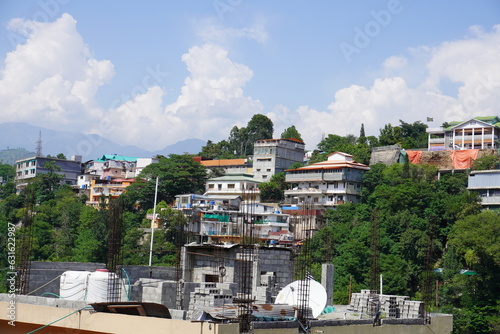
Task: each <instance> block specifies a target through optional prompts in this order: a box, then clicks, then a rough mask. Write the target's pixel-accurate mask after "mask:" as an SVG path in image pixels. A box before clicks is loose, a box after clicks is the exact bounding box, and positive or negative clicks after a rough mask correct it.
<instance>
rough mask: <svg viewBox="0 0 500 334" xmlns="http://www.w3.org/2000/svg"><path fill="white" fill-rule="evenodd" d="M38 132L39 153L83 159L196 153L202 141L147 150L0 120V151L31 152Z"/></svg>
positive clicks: (184, 141) (182, 142)
mask: <svg viewBox="0 0 500 334" xmlns="http://www.w3.org/2000/svg"><path fill="white" fill-rule="evenodd" d="M40 133H41V139H42V154H43V155H49V154H50V155H52V156H56V155H57V154H59V153H63V154H64V155H65V156H66V157H67V158H70V157H71V156H72V155H81V156H82V159H83V161H88V160H93V159H98V158H100V157H101V156H102V155H103V154H115V153H116V154H119V155H125V156H134V157H142V158H147V157H153V156H156V155H164V156H168V155H169V154H184V153H190V154H196V153H198V152H200V151H201V148H202V146H203V145H205V143H206V141H204V140H202V139H198V138H189V139H184V140H181V141H178V142H177V143H175V144H172V145H167V146H165V147H164V148H163V149H161V150H155V151H149V150H145V149H142V148H140V147H137V146H135V145H121V144H119V143H116V142H114V141H112V140H109V139H107V138H104V137H102V136H99V135H96V134H90V135H85V134H83V133H79V132H73V131H58V130H51V129H47V128H43V127H39V126H34V125H30V124H27V123H20V122H5V123H0V151H5V150H12V149H18V148H23V149H25V150H27V151H35V150H36V146H37V141H38V139H39V135H40Z"/></svg>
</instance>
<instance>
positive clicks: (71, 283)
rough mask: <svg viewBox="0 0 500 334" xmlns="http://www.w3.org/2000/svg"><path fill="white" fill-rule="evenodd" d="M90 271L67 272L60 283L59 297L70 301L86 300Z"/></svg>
mask: <svg viewBox="0 0 500 334" xmlns="http://www.w3.org/2000/svg"><path fill="white" fill-rule="evenodd" d="M89 276H90V271H65V272H64V273H63V274H62V275H61V279H60V283H59V296H61V298H63V299H68V300H85V297H86V292H87V284H88V280H89Z"/></svg>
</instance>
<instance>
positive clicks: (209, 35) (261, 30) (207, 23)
mask: <svg viewBox="0 0 500 334" xmlns="http://www.w3.org/2000/svg"><path fill="white" fill-rule="evenodd" d="M198 36H199V37H200V38H201V39H202V40H203V41H204V42H206V43H216V44H219V45H226V44H228V43H229V42H231V41H232V40H235V39H239V38H248V39H251V40H255V41H257V42H259V43H265V42H266V41H267V40H268V39H269V34H268V33H267V31H266V29H265V25H264V23H262V22H258V23H255V24H254V25H253V26H251V27H244V28H228V27H225V26H223V25H221V24H220V21H219V20H217V19H215V18H208V19H206V20H202V21H201V22H200V24H199V27H198Z"/></svg>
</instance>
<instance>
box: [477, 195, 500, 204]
mask: <svg viewBox="0 0 500 334" xmlns="http://www.w3.org/2000/svg"><path fill="white" fill-rule="evenodd" d="M481 205H500V196H489V197H481Z"/></svg>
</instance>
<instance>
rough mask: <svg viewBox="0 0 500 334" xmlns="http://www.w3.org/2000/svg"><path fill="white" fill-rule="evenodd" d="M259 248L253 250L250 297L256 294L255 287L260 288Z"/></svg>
mask: <svg viewBox="0 0 500 334" xmlns="http://www.w3.org/2000/svg"><path fill="white" fill-rule="evenodd" d="M259 250H260V247H255V248H254V251H253V252H254V253H253V256H254V258H253V266H252V295H253V296H255V294H256V293H257V287H259V286H260V256H259V255H260V254H259Z"/></svg>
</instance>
